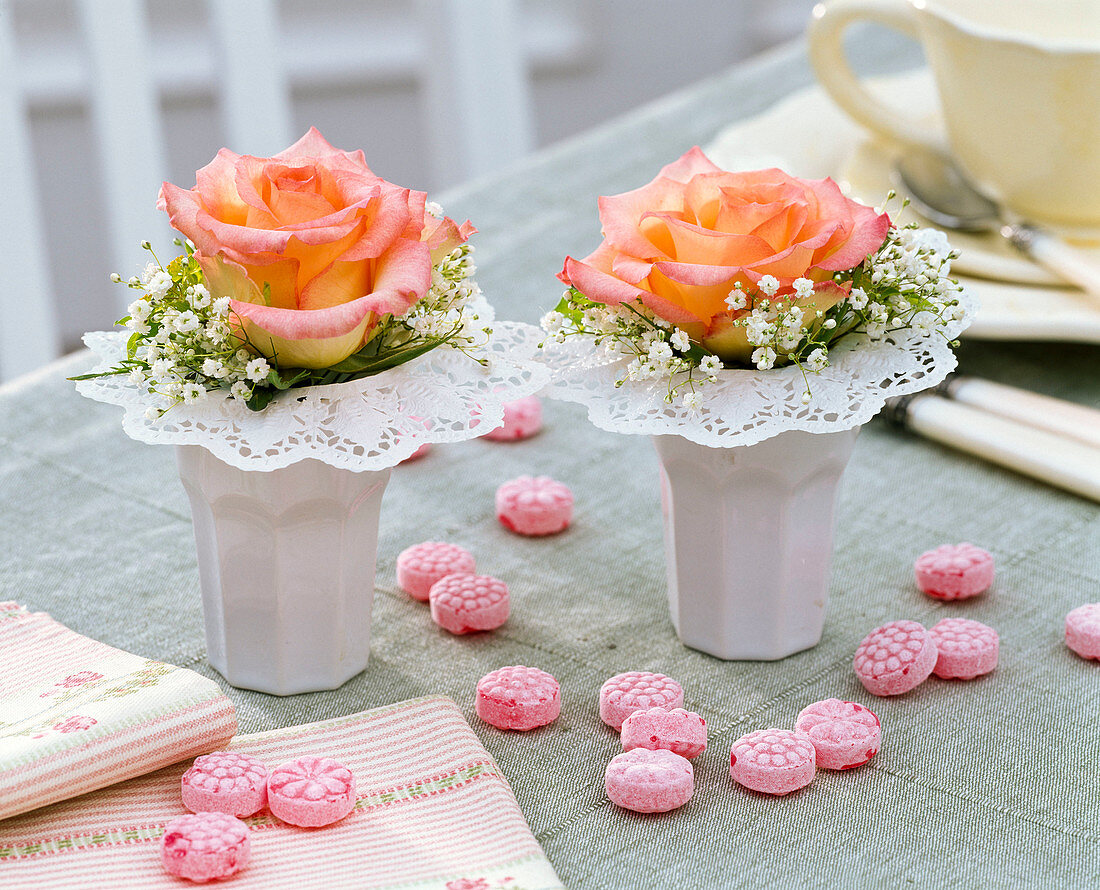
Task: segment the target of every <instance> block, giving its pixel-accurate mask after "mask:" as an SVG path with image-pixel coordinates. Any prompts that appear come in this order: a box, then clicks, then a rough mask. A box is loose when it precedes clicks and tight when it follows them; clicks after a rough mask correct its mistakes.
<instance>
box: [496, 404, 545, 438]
mask: <svg viewBox="0 0 1100 890" xmlns="http://www.w3.org/2000/svg"><path fill="white" fill-rule="evenodd" d="M541 429H542V402H541V401H540V400H539V398H538V396H526V397H525V398H522V399H516V400H514V401H512V402H505V403H504V423H503V424H502V425H501V426H498V427H497V428H496V429H495V430H490V431H489V432H487V433H486V434H485V438H486V439H490V440H492V441H493V442H515V441H518V440H519V439H529V438H530V437H531V436H533V435H535V433H537V432H538V431H539V430H541Z"/></svg>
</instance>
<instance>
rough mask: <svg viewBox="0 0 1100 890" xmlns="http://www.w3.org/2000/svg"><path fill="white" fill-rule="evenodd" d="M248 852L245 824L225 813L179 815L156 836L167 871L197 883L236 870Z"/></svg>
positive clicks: (249, 848)
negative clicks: (162, 834)
mask: <svg viewBox="0 0 1100 890" xmlns="http://www.w3.org/2000/svg"><path fill="white" fill-rule="evenodd" d="M251 853H252V839H251V837H250V836H249V831H248V826H247V825H245V824H244V823H243V822H242V821H241V820H240V819H238V818H237V817H236V816H231V815H229V814H228V813H192V814H190V815H187V816H180V817H179V818H178V819H173V820H172V821H171V822H169V823H168V824H167V825H166V826H165V828H164V836H163V837H162V838H161V839H160V861H161V863H162V864H163V865H164V868H165V869H166V870H167V872H168V873H169V874H172V875H175V876H176V877H178V878H186V879H187V880H189V881H194V882H195V883H197V884H201V883H204V882H206V881H213V880H217V879H218V878H227V877H229V876H230V875H234V874H236V873H237V872H239V871H240V870H241V869H242V868H244V867H245V866H246V865H247V864H248V859H249V856H250V855H251Z"/></svg>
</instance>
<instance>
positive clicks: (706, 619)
mask: <svg viewBox="0 0 1100 890" xmlns="http://www.w3.org/2000/svg"><path fill="white" fill-rule="evenodd" d="M858 434H859V428H858V427H856V428H855V429H851V430H845V431H843V432H835V433H808V432H803V431H801V430H791V431H788V432H784V433H780V434H779V435H777V436H773V437H772V438H770V439H765V440H764V441H762V442H758V443H756V444H755V445H748V446H738V447H735V448H712V447H709V446H706V445H698V444H696V443H694V442H691V441H689V440H688V439H685V438H683V437H682V436H674V435H673V436H654V437H653V441H654V445H655V446H656V449H657V455H658V457H659V458H660V460H661V501H662V508H663V513H664V524H665V556H666V560H667V565H668V598H669V608H670V610H671V612H672V623H673V626H674V627H675V628H676V633H677V634H678V635H679V637H680V640H681V641H682V642H683V643H684V644H685V645H687V646H690V647H691V648H693V649H699V650H701V651H703V652H707V653H709V654H711V655H715V656H717V657H718V658H724V659H759V660H772V659H777V658H785V657H786V656H788V655H791V654H793V653H795V652H799V651H801V650H803V649H808V648H810V647H811V646H814V645H816V644H817V642H818V641H819V640H820V639H821V632H822V629H823V627H824V623H825V605H826V602H827V600H828V595H829V567H830V563H831V560H832V550H833V527H834V513H835V508H836V499H837V491H838V488H839V483H840V477H841V474H842V473H843V472H844V467H845V465H846V464H847V463H848V458H849V457H850V456H851V453H852V448H853V446H854V445H855V441H856V436H857V435H858Z"/></svg>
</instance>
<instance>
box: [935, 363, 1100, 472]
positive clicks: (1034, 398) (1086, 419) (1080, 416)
mask: <svg viewBox="0 0 1100 890" xmlns="http://www.w3.org/2000/svg"><path fill="white" fill-rule="evenodd" d="M938 389H939V390H940V391H942V392H943V393H944V394H945V395H947V396H948V397H949V398H952V399H955V401H957V402H962V403H963V404H965V405H973V406H974V407H975V408H981V409H982V410H983V411H989V412H991V413H992V414H999V415H1000V416H1001V417H1007V418H1008V419H1009V420H1017V421H1019V422H1020V423H1026V424H1027V425H1028V426H1033V427H1038V428H1039V429H1044V430H1047V431H1048V432H1051V433H1056V434H1057V435H1059V436H1069V437H1070V438H1071V439H1076V440H1077V441H1079V442H1082V443H1084V444H1085V445H1091V446H1092V447H1093V448H1097V449H1100V411H1098V410H1097V409H1095V408H1090V407H1089V406H1088V405H1079V404H1077V403H1076V402H1067V401H1066V400H1065V399H1055V398H1052V397H1051V396H1044V395H1040V394H1039V393H1037V392H1031V391H1030V390H1026V389H1019V388H1018V387H1015V386H1005V385H1004V384H1003V383H994V382H993V381H992V380H982V379H980V378H978V377H962V376H951V377H948V378H947V380H945V381H944V382H943V383H942V384H940V387H938ZM1097 460H1100V453H1098V454H1097Z"/></svg>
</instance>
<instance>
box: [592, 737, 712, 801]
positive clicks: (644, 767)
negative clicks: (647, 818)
mask: <svg viewBox="0 0 1100 890" xmlns="http://www.w3.org/2000/svg"><path fill="white" fill-rule="evenodd" d="M604 789H605V790H606V791H607V796H608V797H609V798H610V799H611V802H612V803H613V804H615V805H617V806H620V807H623V808H624V809H627V810H633V811H634V812H636V813H667V812H668V811H669V810H675V809H676V808H678V807H682V806H683V805H684V804H686V803H687V802H688V801H689V800H691V795H692V793H693V792H694V791H695V770H694V769H693V768H692V766H691V763H690V762H689V761H688V759H687V758H686V757H681V756H680V755H679V754H674V753H673V752H672V751H669V750H667V749H665V748H657V749H655V750H651V749H649V748H634V749H633V750H632V751H624V752H623V753H622V754H619V755H617V756H615V757H613V758H612V759H611V763H609V764H608V765H607V771H606V772H605V773H604Z"/></svg>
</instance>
